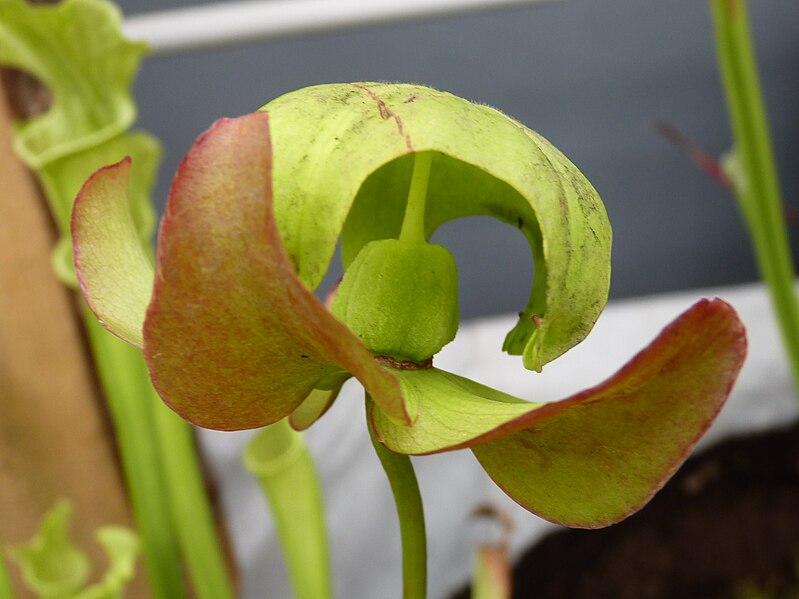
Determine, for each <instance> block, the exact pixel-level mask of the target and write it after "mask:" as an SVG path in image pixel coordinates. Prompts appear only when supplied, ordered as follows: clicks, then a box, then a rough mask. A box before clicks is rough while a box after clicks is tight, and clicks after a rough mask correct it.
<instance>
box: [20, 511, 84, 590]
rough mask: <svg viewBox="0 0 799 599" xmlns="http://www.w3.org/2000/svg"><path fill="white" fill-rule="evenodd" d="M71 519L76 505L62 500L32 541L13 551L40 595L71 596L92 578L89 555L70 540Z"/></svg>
mask: <svg viewBox="0 0 799 599" xmlns="http://www.w3.org/2000/svg"><path fill="white" fill-rule="evenodd" d="M71 520H72V504H71V503H70V502H69V501H66V500H62V501H59V502H58V503H57V504H56V505H55V506H54V507H53V508H52V509H51V510H50V511H49V512H48V513H47V514H46V515H45V517H44V519H43V520H42V524H41V526H40V528H39V531H38V532H37V533H36V536H35V537H34V538H33V539H32V540H31V541H30V543H28V544H27V545H23V546H21V547H16V548H14V549H12V551H11V556H12V557H13V558H14V559H15V560H16V561H17V562H18V563H19V566H20V569H21V571H22V577H23V580H24V581H25V585H26V586H27V587H28V588H29V589H30V590H31V591H33V592H34V593H36V595H37V596H39V597H44V598H56V597H71V596H73V595H74V594H75V593H77V592H78V591H79V590H80V589H81V587H82V586H83V585H84V584H85V582H86V580H87V579H88V577H89V558H88V557H86V554H85V553H83V551H81V550H80V549H78V548H77V547H76V546H75V545H73V544H72V542H71V541H70V539H69V525H70V522H71Z"/></svg>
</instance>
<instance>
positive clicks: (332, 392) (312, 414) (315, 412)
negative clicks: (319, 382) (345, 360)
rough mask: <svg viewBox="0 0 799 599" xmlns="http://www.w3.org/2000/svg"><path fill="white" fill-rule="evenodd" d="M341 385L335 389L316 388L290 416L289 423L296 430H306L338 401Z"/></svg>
mask: <svg viewBox="0 0 799 599" xmlns="http://www.w3.org/2000/svg"><path fill="white" fill-rule="evenodd" d="M340 391H341V385H337V386H336V387H334V388H333V389H314V390H313V391H311V392H310V393H309V394H308V397H306V398H305V399H304V400H302V403H301V404H300V405H299V406H297V408H296V409H295V410H294V411H293V412H292V413H291V415H290V416H289V424H290V425H291V428H293V429H294V430H295V431H304V430H306V429H308V428H310V427H311V425H312V424H313V423H314V422H316V421H317V420H319V419H320V418H321V417H322V416H324V415H325V413H326V412H327V411H328V410H329V409H330V407H331V406H332V405H333V402H334V401H336V398H337V397H338V394H339V392H340Z"/></svg>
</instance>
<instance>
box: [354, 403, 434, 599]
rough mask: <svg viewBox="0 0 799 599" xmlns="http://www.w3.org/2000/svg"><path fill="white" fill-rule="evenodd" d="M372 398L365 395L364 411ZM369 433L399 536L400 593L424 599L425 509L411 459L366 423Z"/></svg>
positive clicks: (404, 596) (425, 576)
mask: <svg viewBox="0 0 799 599" xmlns="http://www.w3.org/2000/svg"><path fill="white" fill-rule="evenodd" d="M371 401H372V400H371V398H370V397H369V396H368V395H367V396H366V406H367V414H368V412H369V404H370V403H371ZM369 435H370V437H371V439H372V445H373V446H374V448H375V452H376V453H377V457H378V458H380V463H381V464H382V465H383V470H385V472H386V476H387V477H388V482H389V484H390V485H391V492H392V493H393V494H394V502H395V503H396V505H397V516H398V518H399V524H400V537H401V539H402V597H403V599H425V597H426V596H427V541H426V537H425V525H424V510H423V508H422V496H421V494H420V493H419V483H418V482H417V481H416V474H415V473H414V471H413V464H411V459H410V458H409V457H408V456H406V455H402V454H399V453H394V452H393V451H389V450H388V449H386V448H385V447H384V446H383V444H382V443H380V441H378V439H377V438H376V437H375V434H374V431H372V427H371V426H369Z"/></svg>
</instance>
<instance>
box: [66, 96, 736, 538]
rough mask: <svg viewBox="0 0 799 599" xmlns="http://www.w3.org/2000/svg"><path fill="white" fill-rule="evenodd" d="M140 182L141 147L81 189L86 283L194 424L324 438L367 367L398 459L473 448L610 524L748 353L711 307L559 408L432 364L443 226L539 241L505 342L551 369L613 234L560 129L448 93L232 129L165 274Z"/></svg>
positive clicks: (597, 305) (352, 100) (690, 442)
mask: <svg viewBox="0 0 799 599" xmlns="http://www.w3.org/2000/svg"><path fill="white" fill-rule="evenodd" d="M129 171H130V160H127V159H126V160H123V161H122V162H120V163H118V164H116V165H112V166H108V167H105V168H103V169H101V170H100V171H98V172H97V173H95V174H94V175H93V176H92V177H91V178H90V179H89V180H88V181H87V182H86V184H85V185H84V187H83V189H82V190H81V192H80V194H79V196H78V199H77V201H76V204H75V208H74V212H73V220H72V233H73V241H74V245H75V264H76V268H77V271H78V276H79V280H80V283H81V287H82V289H83V292H84V295H85V296H86V298H87V300H88V302H89V304H90V306H91V308H92V309H93V311H94V312H95V314H96V315H97V317H98V318H99V319H100V320H101V321H102V322H103V323H104V324H105V326H106V327H107V328H108V329H110V330H111V331H112V332H114V333H115V334H117V335H118V336H120V337H122V338H123V339H125V340H127V341H129V342H130V343H133V344H135V345H137V346H139V347H142V348H143V350H144V354H145V357H146V360H147V363H148V366H149V369H150V374H151V377H152V379H153V382H154V384H155V387H156V389H157V390H158V392H159V394H160V395H161V397H162V398H163V399H164V401H165V402H166V403H167V404H169V405H170V406H171V407H172V409H174V410H175V411H176V412H177V413H178V414H180V415H181V416H182V417H184V418H185V419H187V420H189V421H191V422H193V423H195V424H197V425H199V426H203V427H208V428H214V429H222V430H237V429H246V428H254V427H260V426H264V425H268V424H271V423H274V422H277V421H279V420H281V419H283V418H286V417H288V418H289V419H290V422H291V423H292V425H293V426H294V427H295V428H298V429H302V428H306V427H307V426H310V424H312V423H313V422H314V421H315V420H316V419H317V418H318V417H320V416H321V415H322V414H323V413H324V411H325V410H326V409H327V408H328V407H329V406H330V404H331V403H332V401H333V400H334V399H335V396H336V394H337V393H338V390H339V389H340V387H341V385H342V383H343V382H344V380H346V379H347V378H349V377H350V376H354V377H356V378H357V379H358V380H359V381H360V382H361V383H362V385H363V386H364V388H365V390H366V392H367V394H368V395H369V396H370V397H371V398H372V401H371V402H369V408H368V409H369V415H368V416H369V418H368V420H369V424H370V426H371V428H372V431H373V432H374V434H375V436H376V437H377V439H379V441H380V442H382V443H383V444H384V445H385V446H386V447H387V448H388V449H390V450H391V451H394V452H397V453H402V454H413V455H419V454H428V453H436V452H442V451H449V450H454V449H460V448H470V449H471V450H472V451H473V452H474V454H475V456H476V457H477V459H478V460H479V461H480V463H481V464H482V466H483V467H484V468H485V470H486V471H487V473H488V474H489V475H490V476H491V478H492V479H493V480H494V481H495V482H496V483H497V484H498V485H499V486H500V487H501V488H502V489H503V490H504V491H505V492H506V493H507V494H508V495H509V496H511V497H512V498H513V499H514V500H515V501H517V502H518V503H519V504H521V505H522V506H524V507H525V508H527V509H528V510H530V511H532V512H534V513H536V514H538V515H540V516H542V517H544V518H547V519H549V520H552V521H554V522H559V523H562V524H566V525H569V526H576V527H587V528H595V527H601V526H606V525H608V524H611V523H613V522H616V521H618V520H620V519H622V518H624V517H626V516H627V515H629V514H631V513H632V512H634V511H636V510H637V509H639V508H640V507H641V506H643V505H644V504H645V503H646V502H647V501H648V499H649V498H650V497H651V496H652V495H653V494H654V493H655V491H656V490H657V489H659V488H660V487H661V486H662V485H663V484H664V482H665V481H666V480H667V479H668V478H669V477H670V476H671V474H672V473H673V472H674V471H675V470H676V469H677V468H678V467H679V465H680V464H681V463H682V461H683V460H684V459H685V458H686V456H687V454H688V453H689V452H690V450H691V448H692V447H693V446H694V445H695V443H696V442H697V440H698V438H699V437H700V436H701V434H702V433H703V432H704V430H705V429H706V428H707V427H708V426H709V424H710V423H711V422H712V420H713V418H714V417H715V415H716V414H717V413H718V411H719V410H720V409H721V406H722V405H723V403H724V401H725V400H726V398H727V396H728V394H729V391H730V389H731V387H732V385H733V383H734V381H735V378H736V376H737V374H738V371H739V370H740V367H741V364H742V362H743V359H744V355H745V352H746V341H745V335H744V330H743V327H742V325H741V323H740V322H739V320H738V318H737V316H736V315H735V313H734V311H733V310H732V308H730V307H729V306H728V305H727V304H725V303H724V302H722V301H720V300H712V301H710V300H703V301H700V302H699V303H697V304H696V305H694V306H693V307H692V308H691V309H689V310H688V311H687V312H685V313H684V314H683V315H682V316H680V317H679V318H678V319H677V320H675V321H674V322H673V323H672V324H671V325H669V326H668V327H667V328H666V329H665V330H664V331H663V332H662V333H661V334H660V336H659V337H658V338H657V339H656V340H655V341H654V342H653V343H652V344H651V345H650V346H648V347H647V348H646V349H644V350H643V351H641V352H640V353H639V354H638V355H637V356H636V357H635V358H633V359H632V360H631V361H630V362H629V363H628V364H627V365H626V366H625V367H624V368H622V370H621V371H619V372H618V373H617V374H615V375H614V376H613V377H611V378H610V379H608V380H607V381H606V382H604V383H602V384H600V385H598V386H597V387H594V388H592V389H588V390H586V391H583V392H581V393H578V394H577V395H574V396H572V397H569V398H567V399H564V400H562V401H559V402H554V403H531V402H527V401H523V400H521V399H518V398H515V397H512V396H509V395H507V394H505V393H502V392H500V391H496V390H494V389H490V388H488V387H485V386H483V385H480V384H478V383H476V382H473V381H470V380H468V379H466V378H463V377H461V376H458V375H455V374H451V373H448V372H444V371H442V370H439V369H437V368H435V367H434V366H433V365H432V357H433V354H434V353H436V352H437V351H438V349H440V348H441V346H443V345H444V344H446V343H447V342H448V341H450V340H451V339H452V337H453V336H454V333H455V328H456V326H457V301H456V297H457V295H456V286H457V283H456V273H455V271H454V261H453V260H452V257H451V256H450V255H449V254H448V252H446V250H444V249H443V248H440V246H434V245H430V244H428V243H427V239H429V236H430V235H431V234H432V232H433V231H434V230H435V229H436V228H437V227H438V226H439V225H441V224H442V223H443V222H446V221H448V220H451V219H454V218H458V217H462V216H469V215H478V214H488V215H492V216H495V217H497V218H498V219H500V220H501V221H503V222H506V223H509V224H512V225H513V226H515V227H518V229H519V230H520V231H521V232H522V233H523V234H524V235H525V236H526V238H527V239H528V241H529V242H530V246H531V251H532V255H533V259H534V263H535V268H536V277H535V281H534V284H533V289H532V292H531V296H530V301H529V303H528V305H527V306H526V307H525V309H524V310H523V311H522V312H521V314H520V317H519V322H518V324H517V325H516V327H515V328H514V329H513V330H512V331H511V332H510V333H509V335H508V337H507V339H506V342H505V346H504V348H503V349H505V350H506V351H508V352H510V353H511V354H517V355H521V356H522V357H523V362H524V365H525V366H526V367H527V368H529V369H532V370H541V368H542V367H543V366H544V365H545V364H546V363H547V362H549V361H551V360H553V359H554V358H556V357H558V356H559V355H561V354H562V353H564V352H565V351H567V350H568V349H569V348H570V347H572V346H574V345H575V344H577V343H579V342H580V341H581V340H582V339H583V338H584V337H585V336H586V335H587V334H588V333H589V331H590V329H591V327H592V326H593V324H594V322H595V321H596V319H597V318H598V316H599V313H600V312H601V310H602V308H603V307H604V305H605V302H606V300H607V292H608V285H609V272H610V260H609V256H610V239H611V236H610V228H609V225H608V223H607V217H606V214H605V210H604V207H603V205H602V203H601V201H600V199H599V197H598V195H597V194H596V192H595V190H594V189H593V188H592V187H591V185H590V184H589V183H588V181H587V180H586V179H585V178H584V177H583V176H582V174H581V173H580V172H579V171H578V170H577V169H576V168H575V167H574V165H572V164H571V163H570V162H569V161H568V160H567V159H566V158H565V157H564V156H563V155H562V154H560V153H559V152H558V151H557V150H556V149H555V148H554V147H552V146H551V145H550V144H549V142H547V141H546V140H545V139H543V138H542V137H540V136H539V135H538V134H536V133H534V132H533V131H530V130H529V129H527V128H525V127H524V126H522V125H521V124H519V123H518V122H516V121H514V120H512V119H510V118H508V117H506V116H505V115H503V114H501V113H500V112H498V111H496V110H494V109H491V108H489V107H486V106H480V105H475V104H471V103H469V102H467V101H465V100H462V99H460V98H456V97H454V96H452V95H449V94H446V93H443V92H439V91H434V90H432V89H428V88H424V87H420V86H410V85H388V84H371V83H363V84H351V85H343V84H342V85H325V86H318V87H313V88H307V89H304V90H300V91H298V92H294V93H291V94H288V95H286V96H283V97H281V98H278V99H277V100H274V101H273V102H271V103H270V104H267V105H266V106H265V107H264V108H263V109H262V110H261V111H259V112H256V113H253V114H250V115H247V116H243V117H240V118H237V119H223V120H220V121H218V122H217V123H216V124H214V125H213V127H211V129H210V130H208V131H207V132H206V133H205V134H204V135H202V136H201V137H200V138H199V139H198V140H197V141H196V143H195V144H194V146H193V147H192V149H191V150H190V151H189V153H188V154H187V156H186V157H185V159H184V160H183V162H182V164H181V166H180V168H179V170H178V172H177V174H176V176H175V179H174V182H173V184H172V188H171V191H170V194H169V200H168V204H167V209H166V213H165V215H164V217H163V220H162V222H161V230H160V238H159V242H158V249H157V257H156V264H155V268H154V269H153V266H152V264H151V260H150V258H149V256H148V253H147V251H146V250H145V249H144V248H143V247H142V245H141V242H140V240H139V237H138V236H137V235H136V232H135V227H134V226H133V221H132V219H131V217H130V214H129V206H128V199H127V188H128V183H129V181H128V179H129ZM339 239H341V244H342V255H343V261H344V266H345V274H344V278H343V281H342V283H341V286H340V288H339V291H338V293H337V295H336V297H335V299H334V301H333V304H332V307H331V309H330V310H328V309H327V308H326V307H325V306H324V305H323V304H322V303H321V302H320V301H319V300H318V299H317V298H316V297H315V295H314V294H313V292H312V290H313V289H314V288H315V287H316V286H317V285H318V284H319V282H320V281H321V278H322V276H323V275H324V272H325V270H326V269H327V266H328V264H329V262H330V260H331V258H332V255H333V251H334V249H335V246H336V244H337V242H338V240H339ZM153 280H154V281H155V283H154V284H153Z"/></svg>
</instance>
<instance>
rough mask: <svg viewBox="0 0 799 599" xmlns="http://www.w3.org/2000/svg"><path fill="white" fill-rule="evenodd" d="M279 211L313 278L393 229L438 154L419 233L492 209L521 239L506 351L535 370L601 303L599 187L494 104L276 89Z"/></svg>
mask: <svg viewBox="0 0 799 599" xmlns="http://www.w3.org/2000/svg"><path fill="white" fill-rule="evenodd" d="M264 109H266V110H268V111H269V113H270V119H271V121H270V122H271V123H272V139H273V143H274V147H275V162H274V188H275V218H276V219H277V222H278V225H279V228H280V233H281V236H282V237H283V242H284V245H285V247H286V251H287V252H288V254H289V257H290V259H291V261H292V263H293V264H294V265H295V267H296V269H297V272H298V273H299V275H300V277H301V278H302V279H303V280H304V281H305V282H306V283H307V284H308V286H309V287H311V288H313V287H315V286H316V285H317V284H318V283H319V282H320V281H321V278H322V276H323V274H324V272H325V270H326V268H327V265H328V263H329V261H330V259H331V257H332V255H333V251H334V249H335V246H336V243H337V240H338V238H339V236H341V235H342V231H343V240H342V244H343V245H342V249H343V256H344V262H345V266H346V265H348V264H349V263H350V262H351V261H352V260H353V259H354V256H355V255H356V254H357V252H358V251H359V250H360V248H361V247H363V245H364V244H365V243H367V242H368V241H371V240H373V239H379V238H389V237H396V236H397V234H398V232H399V229H400V224H401V221H402V214H403V211H404V206H405V200H406V197H407V191H408V187H407V186H408V182H409V180H410V172H411V168H412V162H413V161H412V159H411V157H410V156H408V155H409V154H411V153H414V152H421V151H427V150H432V151H435V152H437V155H436V157H435V160H434V163H433V166H432V172H431V176H430V177H431V178H430V185H429V191H428V200H427V213H426V223H427V233H428V235H429V234H431V233H432V232H433V230H434V229H435V228H436V227H438V226H439V225H440V224H441V223H443V222H445V221H447V220H450V219H453V218H458V217H462V216H469V215H478V214H488V215H492V216H495V217H496V218H498V219H500V220H502V221H503V222H506V223H509V224H512V225H513V226H514V227H518V228H519V229H520V230H521V232H522V233H523V234H524V235H525V236H526V237H527V239H528V241H529V242H530V246H531V250H532V254H533V259H534V261H535V267H536V273H537V275H536V279H535V283H534V286H533V290H532V293H531V298H530V302H529V303H528V305H527V307H526V308H525V309H524V311H523V313H522V316H521V317H520V321H519V324H518V325H517V327H516V328H515V329H514V330H513V331H512V332H511V334H510V335H509V337H508V340H507V341H506V344H505V349H506V350H507V351H509V352H511V353H514V354H522V353H523V355H524V361H525V365H526V366H527V367H528V368H532V369H535V370H540V369H541V367H542V366H543V365H544V364H545V363H547V362H549V361H551V360H552V359H554V358H556V357H557V356H559V355H561V354H562V353H563V352H565V351H566V350H567V349H569V348H570V347H572V346H573V345H575V344H576V343H578V342H579V341H581V340H582V339H583V338H584V337H585V336H586V335H587V334H588V332H589V331H590V329H591V327H592V326H593V324H594V322H595V321H596V318H597V317H598V316H599V313H600V312H601V310H602V308H603V306H604V304H605V302H606V300H607V291H608V284H609V273H610V243H611V234H610V227H609V225H608V222H607V216H606V214H605V210H604V207H603V205H602V203H601V201H600V200H599V197H598V195H597V194H596V191H594V189H593V188H592V187H591V185H590V184H589V183H588V181H587V180H586V179H585V178H584V177H583V176H582V175H581V174H580V172H579V171H578V170H577V169H576V168H575V167H574V166H573V165H572V164H571V163H570V162H569V161H568V160H567V159H566V158H565V157H564V156H563V155H562V154H561V153H560V152H558V151H557V150H556V149H555V148H554V147H553V146H552V145H551V144H549V142H547V141H546V140H545V139H543V138H542V137H540V136H539V135H537V134H536V133H534V132H533V131H530V130H529V129H527V128H525V127H524V126H522V125H521V124H519V123H518V122H516V121H514V120H512V119H510V118H508V117H506V116H505V115H503V114H501V113H500V112H498V111H496V110H494V109H492V108H489V107H486V106H480V105H476V104H472V103H470V102H467V101H466V100H462V99H460V98H457V97H455V96H452V95H450V94H447V93H443V92H438V91H435V90H432V89H429V88H425V87H420V86H414V85H384V84H374V83H359V84H337V85H324V86H318V87H312V88H306V89H304V90H300V91H297V92H293V93H290V94H287V95H285V96H283V97H281V98H278V99H276V100H274V101H272V102H270V103H269V104H267V105H266V106H265V107H264Z"/></svg>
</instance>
